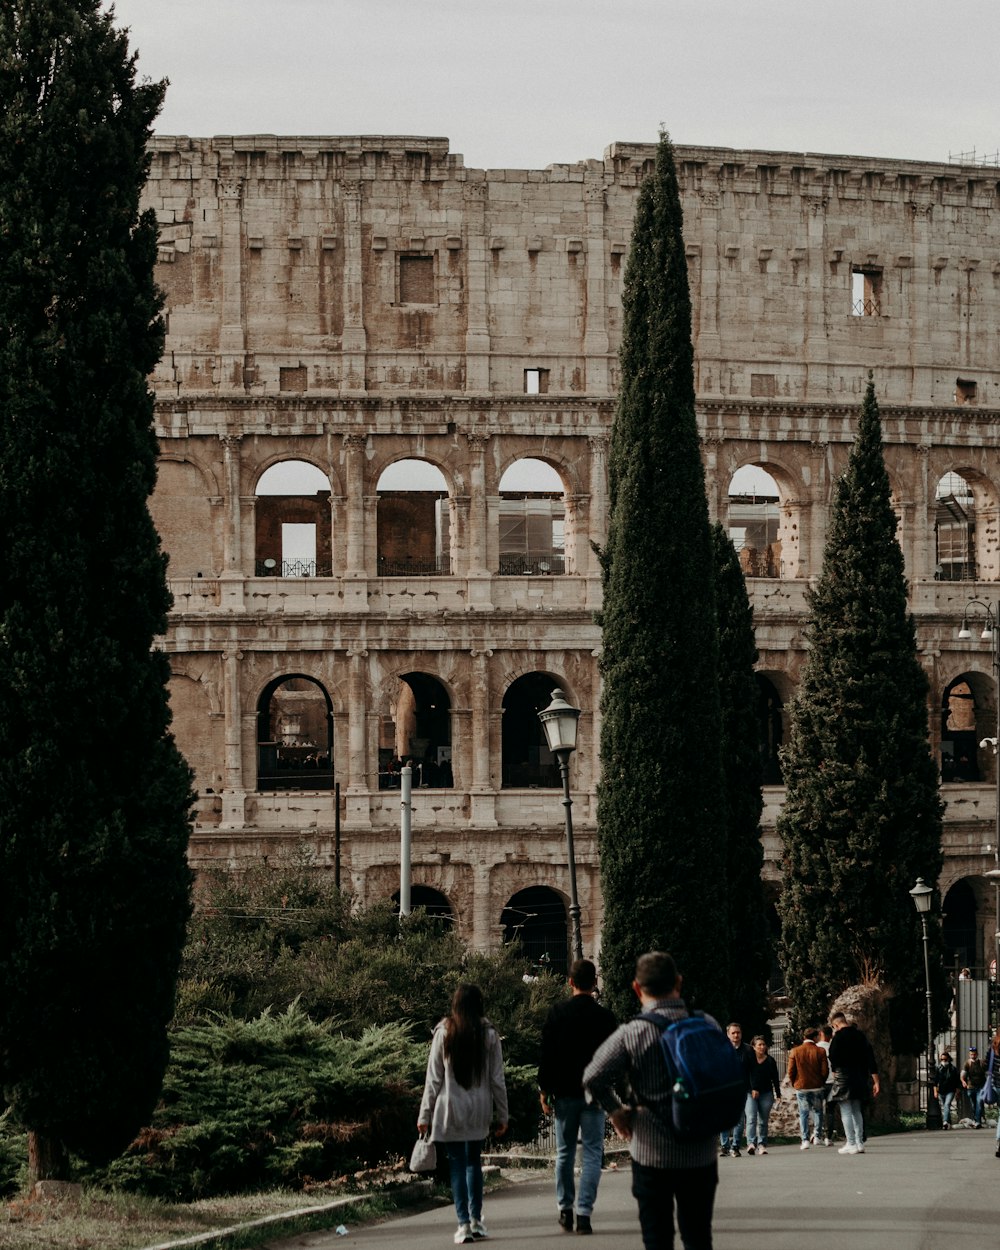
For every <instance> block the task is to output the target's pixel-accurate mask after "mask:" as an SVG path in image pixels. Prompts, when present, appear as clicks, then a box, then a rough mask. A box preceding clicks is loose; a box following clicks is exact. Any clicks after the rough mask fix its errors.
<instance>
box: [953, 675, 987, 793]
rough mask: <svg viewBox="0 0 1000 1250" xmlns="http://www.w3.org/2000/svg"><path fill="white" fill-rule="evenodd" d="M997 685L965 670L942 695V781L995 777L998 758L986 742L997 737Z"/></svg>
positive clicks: (978, 780) (954, 678)
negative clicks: (981, 744) (983, 743)
mask: <svg viewBox="0 0 1000 1250" xmlns="http://www.w3.org/2000/svg"><path fill="white" fill-rule="evenodd" d="M996 719H997V712H996V683H995V681H994V680H993V678H992V677H990V676H988V675H987V674H985V673H977V672H973V671H971V670H966V671H965V672H963V673H959V674H958V676H957V677H953V678H952V679H951V681H949V682H948V683H947V685H945V687H944V689H943V691H942V693H941V781H942V782H943V783H946V784H947V783H950V782H966V783H967V782H987V781H992V780H994V779H995V778H996V756H995V754H994V750H993V747H992V746H990V745H989V744H987V745H986V746H980V743H982V742H987V740H988V739H991V738H993V737H994V736H995V734H996Z"/></svg>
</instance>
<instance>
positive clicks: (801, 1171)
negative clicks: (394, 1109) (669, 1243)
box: [268, 1130, 1000, 1250]
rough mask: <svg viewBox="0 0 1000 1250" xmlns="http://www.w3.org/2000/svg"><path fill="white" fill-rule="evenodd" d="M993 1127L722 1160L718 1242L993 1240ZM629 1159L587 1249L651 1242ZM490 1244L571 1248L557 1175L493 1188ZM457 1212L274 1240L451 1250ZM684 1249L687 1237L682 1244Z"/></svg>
mask: <svg viewBox="0 0 1000 1250" xmlns="http://www.w3.org/2000/svg"><path fill="white" fill-rule="evenodd" d="M995 1148H996V1142H995V1140H994V1137H993V1134H992V1133H988V1132H986V1131H983V1132H978V1133H977V1132H973V1131H962V1130H956V1131H953V1132H951V1133H926V1132H918V1133H900V1134H893V1135H890V1136H887V1137H876V1138H873V1139H872V1140H871V1141H870V1142H869V1143H868V1146H867V1149H866V1153H865V1154H863V1155H857V1156H846V1155H838V1153H837V1151H836V1149H834V1148H830V1149H826V1148H823V1147H814V1148H813V1149H812V1150H808V1151H800V1150H799V1148H798V1146H797V1145H793V1146H776V1147H774V1149H773V1150H772V1151H771V1152H770V1153H769V1154H768V1155H767V1156H766V1157H764V1158H754V1157H748V1156H747V1155H744V1156H743V1157H742V1158H740V1159H720V1161H719V1191H718V1196H717V1199H716V1208H715V1210H716V1215H715V1247H714V1250H757V1248H758V1247H766V1248H767V1250H803V1247H804V1246H809V1245H822V1244H825V1243H826V1242H827V1241H828V1240H832V1239H834V1238H835V1239H837V1241H838V1242H842V1244H843V1245H844V1246H847V1247H850V1250H945V1248H946V1250H966V1248H968V1250H972V1247H975V1248H976V1250H983V1247H992V1246H1000V1208H998V1203H997V1194H998V1192H1000V1159H996V1158H994V1153H993V1152H994V1150H995ZM630 1184H631V1176H630V1173H629V1171H628V1168H627V1167H625V1168H622V1169H620V1170H618V1171H607V1172H605V1173H604V1176H603V1177H602V1180H601V1189H600V1193H599V1195H598V1201H597V1206H596V1208H595V1211H594V1217H593V1219H594V1237H593V1238H592V1239H591V1241H590V1243H587V1244H588V1250H602V1248H603V1250H609V1248H610V1250H642V1241H641V1238H640V1235H639V1225H638V1220H637V1218H636V1212H635V1201H634V1199H633V1198H632V1196H631V1192H630ZM483 1214H484V1218H485V1221H486V1224H487V1226H488V1228H489V1230H490V1243H491V1244H493V1243H496V1245H497V1246H498V1247H500V1246H503V1247H505V1250H529V1248H533V1250H545V1247H549V1250H571V1247H573V1246H574V1245H577V1244H578V1243H577V1242H576V1238H575V1235H574V1237H573V1239H572V1240H570V1238H569V1236H568V1235H567V1234H566V1233H564V1232H563V1231H562V1230H561V1229H560V1228H559V1226H558V1225H557V1224H556V1204H555V1195H554V1190H553V1184H552V1180H551V1177H549V1178H546V1179H545V1180H530V1181H523V1180H522V1181H518V1180H517V1178H516V1176H515V1177H514V1179H513V1181H512V1183H511V1184H510V1185H508V1186H507V1187H506V1188H504V1189H501V1190H497V1191H495V1192H494V1193H491V1194H487V1196H486V1204H485V1209H484V1213H483ZM454 1231H455V1218H454V1211H453V1208H452V1207H451V1205H450V1204H448V1205H445V1204H442V1205H441V1207H440V1208H438V1209H437V1210H434V1211H424V1212H421V1213H419V1214H416V1215H403V1216H400V1217H399V1218H397V1219H393V1220H390V1221H387V1222H385V1223H383V1224H377V1225H371V1226H369V1227H366V1228H359V1229H351V1228H350V1226H349V1225H348V1234H347V1236H346V1237H338V1236H336V1234H334V1233H332V1232H325V1233H311V1234H307V1235H304V1236H301V1237H293V1238H291V1239H289V1240H284V1241H274V1242H271V1243H270V1246H269V1248H268V1250H446V1248H448V1247H451V1246H452V1234H453V1233H454ZM677 1247H678V1250H680V1242H679V1241H678V1243H677Z"/></svg>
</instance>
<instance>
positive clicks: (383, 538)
mask: <svg viewBox="0 0 1000 1250" xmlns="http://www.w3.org/2000/svg"><path fill="white" fill-rule="evenodd" d="M376 489H377V492H378V573H379V576H380V577H431V576H433V575H434V574H436V573H450V572H451V507H450V501H449V498H448V483H447V482H446V481H445V477H444V474H443V473H442V472H441V470H440V469H438V468H437V467H436V466H435V465H433V464H428V463H427V461H425V460H397V461H396V463H395V464H391V465H390V466H389V467H388V468H387V469H385V470H384V472H383V473H382V475H381V476H380V477H379V480H378V486H377V488H376Z"/></svg>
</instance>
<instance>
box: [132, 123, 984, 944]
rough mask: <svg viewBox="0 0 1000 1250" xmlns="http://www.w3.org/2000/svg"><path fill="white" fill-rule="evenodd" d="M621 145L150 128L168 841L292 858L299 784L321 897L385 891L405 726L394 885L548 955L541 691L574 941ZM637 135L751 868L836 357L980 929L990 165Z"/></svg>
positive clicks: (951, 919)
mask: <svg viewBox="0 0 1000 1250" xmlns="http://www.w3.org/2000/svg"><path fill="white" fill-rule="evenodd" d="M652 155H653V148H652V147H651V146H649V145H633V144H615V145H613V146H612V147H610V148H609V149H608V150H607V152H606V153H605V156H604V158H603V159H601V160H587V161H583V162H581V163H579V164H576V165H571V166H566V165H554V166H550V167H549V168H548V169H545V170H528V171H524V170H478V169H466V168H465V167H464V164H463V161H462V158H461V157H460V156H456V155H453V154H451V153H449V151H448V144H447V142H446V141H445V140H443V139H418V138H394V137H392V138H307V139H302V138H288V139H283V138H274V137H268V136H254V137H244V138H215V139H211V140H204V139H188V138H157V139H155V140H154V141H153V143H152V169H151V174H150V179H149V183H148V186H147V190H146V203H147V205H149V206H152V207H153V208H155V210H156V213H157V215H158V217H159V221H160V224H161V238H160V250H159V264H158V270H157V277H158V281H159V282H160V284H161V286H162V287H163V290H164V292H165V295H166V314H167V326H168V335H167V345H166V351H165V353H164V356H163V359H162V361H161V363H160V365H159V367H158V369H157V371H156V373H155V375H154V379H153V381H154V385H155V388H156V393H157V410H156V411H157V417H156V419H157V429H158V435H159V438H160V445H161V453H162V454H161V463H160V475H159V482H158V486H157V490H156V493H155V496H154V499H153V511H154V516H155V519H156V521H157V524H158V526H159V528H160V531H161V534H162V536H163V540H164V545H165V547H166V549H167V550H168V552H169V553H170V576H171V585H172V590H173V594H174V609H173V612H172V614H171V617H170V622H169V629H168V633H167V636H166V638H165V640H164V644H163V645H164V646H165V648H166V650H167V651H168V653H169V656H170V662H171V667H172V673H173V680H172V703H173V709H174V727H175V732H176V734H177V738H178V740H179V743H180V745H181V747H182V749H183V750H184V751H185V753H186V754H187V756H188V758H189V760H190V761H191V763H192V766H193V767H194V769H195V772H196V785H197V788H198V792H199V797H198V803H197V823H196V828H195V833H194V837H193V841H192V849H191V854H192V861H193V863H194V864H195V865H196V866H199V867H203V866H206V865H210V864H224V865H229V866H239V865H240V864H243V863H246V862H248V861H251V860H260V859H261V858H262V857H267V858H268V859H272V860H273V857H276V856H278V855H280V854H281V853H282V852H283V851H285V850H288V849H291V848H293V847H296V846H298V845H299V844H300V843H303V842H304V844H305V845H306V847H307V848H308V849H309V851H310V852H311V853H312V854H313V855H314V856H315V859H316V862H317V864H318V865H320V866H322V867H325V868H331V869H332V868H333V867H334V861H335V858H337V855H336V849H335V832H334V830H335V819H334V796H335V790H334V788H333V787H334V783H336V784H337V786H338V787H339V793H340V802H341V821H340V836H339V848H340V849H339V871H340V872H341V874H342V880H343V882H344V884H345V885H346V886H348V887H349V888H350V889H352V890H353V891H354V892H355V893H356V894H357V896H358V897H359V898H361V899H363V900H370V899H374V898H380V897H387V896H389V895H391V894H392V893H393V892H394V891H395V890H396V889H398V885H399V839H398V826H399V816H400V792H399V790H398V788H396V787H397V786H398V773H397V771H396V769H397V765H398V760H399V758H400V757H401V756H404V757H405V756H409V757H412V758H413V759H414V761H415V766H416V767H417V770H418V771H417V781H418V783H420V782H422V783H423V784H418V786H417V788H416V789H415V791H414V806H413V828H414V839H413V845H414V858H413V881H414V886H415V889H414V899H415V901H417V902H424V903H427V904H428V905H431V906H432V907H435V908H437V909H440V910H445V909H447V910H448V911H450V914H451V915H452V917H453V919H454V921H455V923H456V925H457V927H458V929H459V931H460V932H461V933H462V934H463V935H464V936H466V937H467V938H468V939H469V940H470V941H472V942H473V943H474V944H476V945H478V946H480V947H485V946H488V945H490V944H493V943H496V942H497V941H499V940H501V938H503V937H504V936H505V935H506V936H507V937H511V936H513V935H514V934H519V935H520V936H521V937H522V938H523V939H524V941H525V943H526V946H527V947H528V949H529V950H530V951H531V952H532V953H533V954H534V955H535V956H538V955H539V954H540V952H541V951H542V950H548V951H549V952H550V953H551V954H553V956H554V958H555V959H556V961H557V962H559V961H561V958H562V954H563V951H564V949H565V937H564V934H565V904H566V901H567V892H568V873H567V863H566V850H565V842H564V838H563V807H562V804H561V802H560V798H561V796H560V793H559V791H558V788H557V774H556V773H555V771H554V769H553V768H552V766H551V761H550V760H549V757H548V754H547V752H546V751H545V749H544V748H543V747H542V746H541V737H540V730H539V727H538V723H537V718H536V711H537V708H538V707H539V706H541V705H544V703H546V702H548V698H549V694H550V693H551V690H552V689H553V688H555V687H556V686H559V687H561V688H562V689H563V690H564V691H565V692H566V694H567V697H568V698H569V700H570V702H572V703H574V704H575V705H576V706H578V707H580V708H581V709H582V714H581V717H580V743H579V748H578V750H577V751H576V753H575V755H574V756H573V759H572V761H571V777H572V786H573V815H574V823H575V831H576V849H577V860H578V875H579V887H580V901H581V904H582V910H583V927H584V941H585V946H586V947H587V948H588V949H594V947H595V946H596V944H597V943H598V942H599V930H600V917H601V902H600V892H599V872H598V866H597V853H596V841H595V785H596V780H597V776H598V736H599V699H600V682H599V675H598V660H597V656H598V649H599V646H600V635H599V631H598V629H597V628H596V626H595V625H594V612H595V610H596V609H597V608H598V607H599V604H600V591H601V586H600V576H599V568H598V562H597V559H596V556H595V554H594V551H593V546H592V544H594V543H600V542H601V540H602V537H603V535H604V532H605V524H606V519H607V517H606V508H607V504H606V454H607V446H608V432H609V427H610V423H611V420H612V415H613V411H614V396H615V388H616V384H617V349H618V344H619V335H620V326H621V306H620V305H621V287H622V278H623V274H624V266H625V259H626V253H627V249H628V242H629V237H630V230H631V219H632V213H633V209H634V205H635V199H636V189H637V187H638V185H639V182H640V180H641V177H642V176H643V173H644V171H645V170H646V169H648V165H649V162H650V161H651V159H652ZM677 159H678V171H679V177H680V181H681V188H682V197H683V208H684V220H685V227H684V235H685V243H686V250H687V259H688V266H689V275H690V284H691V294H692V302H693V336H694V343H695V352H696V362H697V363H696V369H697V376H696V384H697V393H698V416H699V420H700V423H701V429H702V434H703V446H704V461H705V469H706V478H707V489H708V497H709V503H710V508H711V511H712V514H713V516H714V517H715V518H718V519H720V520H722V521H724V522H726V523H728V524H729V526H730V529H731V532H732V533H733V535H734V537H735V538H736V540H737V542H738V545H739V546H741V548H742V556H741V558H742V560H743V564H744V568H745V571H746V572H747V575H748V583H747V584H748V587H749V590H750V593H751V596H752V599H753V604H754V612H755V621H756V627H757V645H758V648H759V652H760V660H759V665H758V668H759V672H760V690H761V739H762V750H763V752H764V754H765V761H766V767H767V770H768V771H767V781H768V785H767V787H766V791H765V800H766V807H765V834H764V837H765V848H766V861H767V862H766V867H765V874H766V878H767V880H768V881H769V883H770V885H769V889H771V890H772V891H776V890H777V888H778V886H777V882H778V877H779V873H778V865H777V861H778V857H779V849H778V846H777V842H776V839H775V836H774V832H773V829H774V819H775V815H776V812H777V810H778V808H779V805H780V803H781V799H782V793H783V791H782V787H781V785H780V772H779V771H778V761H777V754H776V752H777V747H778V745H779V744H780V741H781V737H782V734H783V732H784V731H785V730H786V728H787V718H786V711H785V707H786V705H787V702H788V699H789V696H790V695H791V693H792V692H793V690H794V688H795V685H796V681H797V679H798V675H799V671H800V668H801V665H802V661H803V654H804V653H803V632H804V619H805V591H806V587H807V586H808V584H809V581H810V579H811V578H814V577H815V575H816V574H817V572H818V570H819V568H820V564H821V559H822V551H823V544H824V539H825V529H826V520H827V510H828V507H829V500H830V497H831V489H832V483H833V481H834V479H835V476H836V474H837V473H838V472H839V471H840V470H841V468H842V467H843V465H844V463H845V461H846V457H847V454H848V451H849V447H850V443H851V439H852V434H853V429H854V425H855V422H856V418H857V412H858V407H859V403H860V399H861V396H862V392H863V387H864V385H865V381H866V377H867V371H868V369H869V368H870V369H872V370H873V371H874V377H875V382H876V387H877V392H878V396H879V400H880V404H881V409H882V415H883V421H884V432H885V442H886V460H887V464H888V468H889V473H890V477H891V481H892V486H893V491H894V498H895V503H896V506H897V508H898V512H899V516H900V541H901V544H902V548H903V551H904V554H905V559H906V565H907V573H908V576H909V579H910V584H911V592H912V610H913V613H914V616H915V618H916V621H917V627H918V635H919V646H920V654H921V658H922V661H923V663H924V665H925V667H926V670H927V675H928V678H929V685H930V696H929V703H928V717H929V723H930V728H931V737H932V741H933V746H934V750H935V752H937V753H938V755H939V757H940V759H941V762H942V769H943V785H942V794H943V797H944V798H945V799H946V801H947V808H946V814H945V870H944V874H943V877H942V881H941V886H942V893H943V894H946V895H947V900H946V911H947V913H948V919H947V922H946V923H947V925H948V929H947V934H948V939H949V942H950V944H951V946H952V949H953V952H954V953H955V954H956V955H957V956H958V957H960V958H961V960H962V961H963V962H966V963H969V964H980V965H981V964H982V963H983V962H984V959H988V958H989V954H990V951H991V949H992V941H993V908H994V895H993V893H992V889H991V888H988V887H987V882H986V880H985V879H984V878H983V873H984V872H985V871H986V870H987V869H988V868H991V867H993V866H994V863H995V854H996V828H997V813H996V788H995V787H996V769H995V764H994V760H993V757H992V752H991V751H990V749H989V748H988V747H987V748H981V747H980V746H979V743H980V742H981V741H982V740H983V739H985V738H988V737H991V736H993V735H995V733H996V728H995V724H996V706H997V704H996V684H995V674H994V667H993V666H994V655H993V653H992V652H991V648H990V645H989V644H988V643H987V642H984V641H981V640H980V636H979V633H980V629H981V626H982V621H983V606H982V605H984V604H989V605H990V606H991V608H995V605H996V599H997V598H998V591H1000V587H998V583H1000V542H998V498H1000V457H998V454H997V418H998V415H1000V368H998V367H997V361H996V357H997V349H998V346H1000V237H998V236H997V232H996V222H997V220H998V216H1000V172H998V171H997V170H989V169H985V168H983V167H965V166H955V165H932V164H922V163H914V162H908V161H902V160H877V161H876V160H869V159H860V158H856V157H837V156H818V155H802V154H790V153H773V152H740V151H732V150H728V149H723V148H686V147H679V148H678V149H677ZM286 462H295V463H294V464H293V465H291V466H289V465H288V464H287V463H286ZM413 462H422V464H414V463H413ZM525 462H528V463H525ZM538 462H543V465H539V464H538ZM282 465H284V468H283V469H282V468H280V467H278V468H276V466H282ZM545 466H547V468H546V467H545ZM747 466H757V469H758V471H757V472H755V473H750V475H749V477H748V474H747ZM740 471H742V472H740ZM282 474H285V476H284V477H282V476H281V475H282ZM274 483H277V485H276V486H275V485H274ZM289 483H291V485H289ZM748 483H749V484H748ZM293 539H294V540H295V541H298V542H303V543H304V544H305V547H304V548H298V549H296V550H294V551H293V550H292V542H293ZM303 552H304V554H303ZM649 574H650V576H651V577H663V578H667V579H669V577H670V569H669V568H655V569H650V570H649ZM971 600H978V601H981V602H980V605H979V606H976V605H974V606H973V607H971V608H970V609H969V617H970V620H972V621H973V623H974V624H975V625H976V628H975V629H974V630H973V637H972V639H971V640H969V641H962V640H959V639H958V637H957V635H958V630H959V627H960V625H961V622H962V620H963V616H964V615H965V614H966V605H967V604H968V603H969V602H970V601H971Z"/></svg>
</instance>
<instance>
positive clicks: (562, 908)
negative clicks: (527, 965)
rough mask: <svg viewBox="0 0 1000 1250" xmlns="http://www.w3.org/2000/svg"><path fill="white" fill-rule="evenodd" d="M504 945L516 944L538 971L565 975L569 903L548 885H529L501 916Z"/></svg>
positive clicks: (514, 898)
mask: <svg viewBox="0 0 1000 1250" xmlns="http://www.w3.org/2000/svg"><path fill="white" fill-rule="evenodd" d="M500 923H501V924H502V925H503V940H504V943H505V944H509V943H511V942H517V943H518V944H519V945H520V947H521V950H522V951H523V952H524V956H525V958H526V959H528V960H529V961H530V962H531V966H532V969H533V970H534V971H535V972H551V973H553V974H554V975H556V976H565V975H566V972H567V969H568V962H567V955H568V949H567V948H568V927H567V924H566V904H565V903H564V902H563V900H562V898H561V896H560V895H558V894H557V893H556V892H555V890H550V889H549V887H548V886H545V885H532V886H528V888H527V889H525V890H518V892H517V893H516V894H515V895H514V896H513V897H512V898H511V899H510V901H509V902H508V903H507V906H506V907H505V908H504V909H503V912H502V913H501V915H500Z"/></svg>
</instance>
